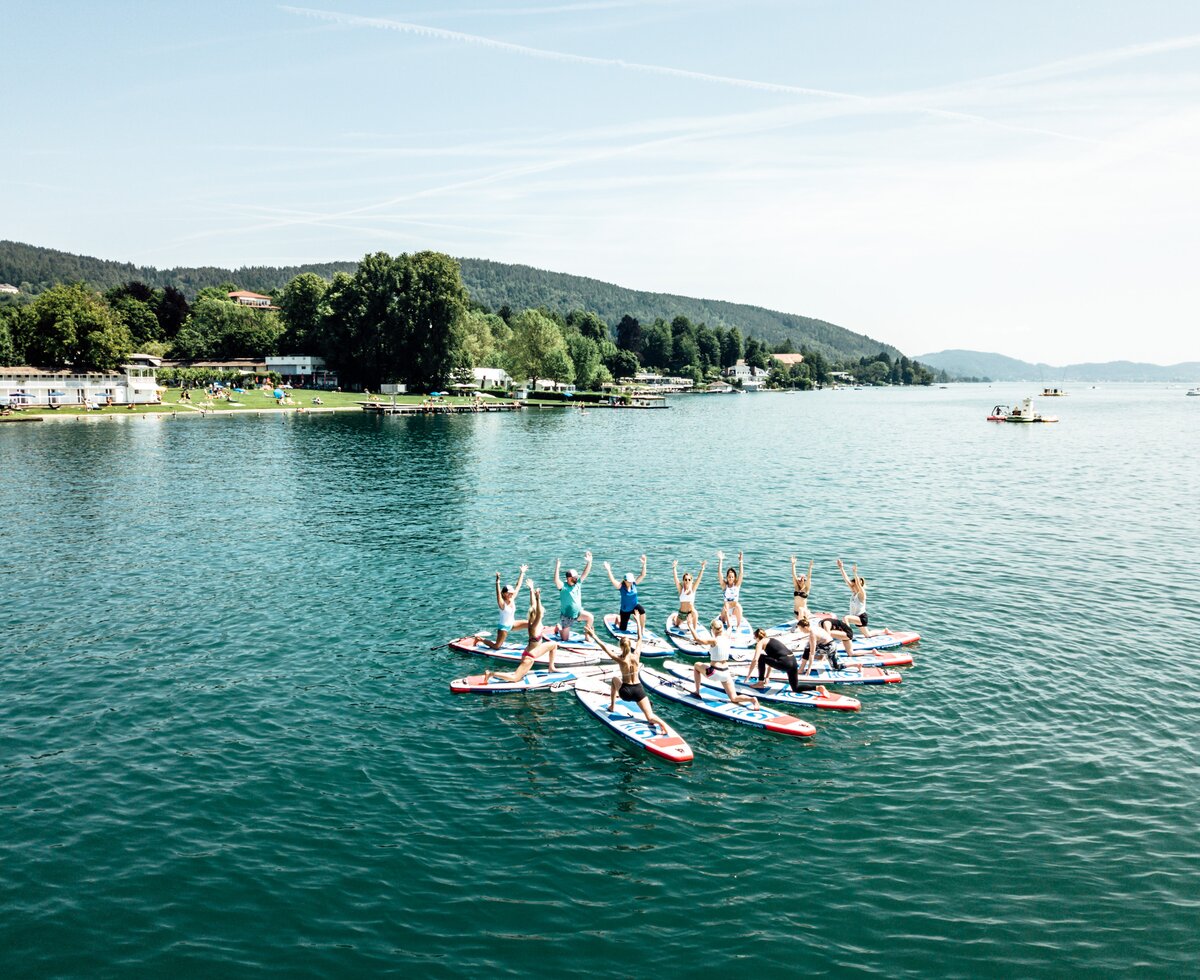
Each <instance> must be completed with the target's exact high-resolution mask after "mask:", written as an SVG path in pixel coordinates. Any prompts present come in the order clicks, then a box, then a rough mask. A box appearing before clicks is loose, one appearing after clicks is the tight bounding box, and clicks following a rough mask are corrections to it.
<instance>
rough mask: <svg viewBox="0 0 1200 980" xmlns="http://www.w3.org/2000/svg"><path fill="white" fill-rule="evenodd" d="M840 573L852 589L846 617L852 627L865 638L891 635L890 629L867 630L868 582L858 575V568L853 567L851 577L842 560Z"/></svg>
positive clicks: (838, 562) (838, 561) (838, 565)
mask: <svg viewBox="0 0 1200 980" xmlns="http://www.w3.org/2000/svg"><path fill="white" fill-rule="evenodd" d="M837 567H838V571H839V572H841V573H842V580H843V581H844V582H845V583H846V587H847V588H849V589H850V612H849V614H848V615H847V616H846V622H847V623H849V624H850V625H851V626H857V627H858V628H859V629H860V630H861V631H862V635H863V636H865V637H871V636H879V635H881V634H887V635H889V636H890V635H891V632H892V631H891V630H890V629H882V630H879V631H878V632H876V631H873V630H869V629H867V580H866V579H865V578H862V577H861V576H860V575H859V574H858V566H857V565H853V566H852V567H851V568H852V570H851V572H850V574H849V575H847V574H846V566H845V565H843V564H842V560H841V559H840V558H839V559H838V560H837Z"/></svg>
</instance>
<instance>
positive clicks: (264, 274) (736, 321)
mask: <svg viewBox="0 0 1200 980" xmlns="http://www.w3.org/2000/svg"><path fill="white" fill-rule="evenodd" d="M459 261H460V262H461V264H462V277H463V282H464V283H465V284H466V286H467V289H468V290H469V291H470V294H471V297H472V298H473V299H474V300H476V301H477V302H480V303H483V304H485V305H486V306H488V307H489V308H491V309H493V310H497V309H499V308H500V307H502V306H505V305H507V306H509V307H511V308H512V309H513V310H521V309H526V308H529V307H539V306H545V307H547V308H549V309H551V310H555V311H557V312H560V313H563V314H566V313H568V312H570V311H571V310H573V309H585V310H591V311H593V312H595V313H598V314H599V315H600V316H601V317H602V318H603V319H604V320H606V321H607V322H608V323H609V325H610V326H614V325H615V324H616V323H617V322H618V321H619V320H620V319H621V318H622V317H623V316H626V315H629V316H633V317H635V318H637V319H638V320H640V321H642V323H643V324H646V323H649V322H651V321H653V320H654V319H655V318H656V317H662V318H663V319H665V320H671V319H672V318H674V317H676V316H680V315H682V316H686V317H687V318H688V319H690V320H692V321H693V322H696V323H700V322H702V323H707V324H708V325H709V326H710V327H718V326H720V327H737V328H738V330H740V331H741V333H742V336H743V337H748V336H754V337H757V338H759V339H760V340H764V341H766V342H767V343H769V344H772V345H774V344H778V343H782V342H783V341H785V340H791V342H792V344H793V345H794V347H796V348H797V349H799V348H800V347H801V346H802V345H803V346H807V347H810V348H812V349H814V350H818V351H821V352H822V353H823V354H825V355H827V356H830V357H833V358H837V359H845V358H860V357H873V356H874V355H876V354H878V353H879V352H880V351H886V352H887V353H888V354H889V355H891V356H892V357H897V356H899V354H900V351H898V350H897V349H896V348H895V347H893V346H891V345H890V344H885V343H883V342H881V341H877V340H872V339H871V338H870V337H866V336H864V335H862V334H858V333H854V332H853V331H850V330H846V329H845V328H844V327H839V326H837V325H836V324H832V323H827V322H825V321H824V320H815V319H813V318H811V317H805V316H799V315H797V314H794V313H781V312H778V311H775V310H767V309H763V308H762V307H758V306H748V305H745V304H742V303H726V302H723V301H721V300H710V299H696V298H693V297H688V296H673V295H671V294H668V293H651V292H644V291H640V290H634V289H626V288H624V287H622V286H616V285H613V284H612V283H606V282H601V281H599V280H597V279H588V278H586V277H584V276H572V275H567V274H565V273H561V272H546V271H544V270H541V269H534V268H532V267H530V266H524V265H509V264H506V263H503V262H492V261H489V260H487V259H460V260H459ZM357 267H358V263H357V262H326V263H314V264H310V265H302V266H281V267H276V266H242V267H241V268H238V269H224V268H219V267H215V266H202V267H198V268H191V267H176V268H171V269H156V268H154V267H151V266H138V265H133V264H132V263H128V262H112V261H109V260H106V259H97V258H92V257H90V256H85V255H73V254H71V253H70V252H61V251H58V250H56V249H50V248H40V247H38V246H34V245H26V244H23V243H21V242H12V241H0V282H9V283H12V284H13V285H17V286H20V287H21V289H22V291H23V292H26V293H31V294H36V293H40V292H42V291H44V290H46V289H48V288H50V287H51V286H53V285H54V284H55V283H59V282H86V283H89V284H91V285H93V286H95V287H97V288H99V289H109V288H111V287H113V286H117V285H120V284H121V283H125V282H128V281H129V280H131V279H137V280H140V281H142V282H144V283H146V284H148V285H151V286H157V287H163V286H173V287H175V288H176V289H179V290H181V291H182V292H183V293H184V294H185V295H186V296H187V297H188V298H189V299H192V298H193V297H194V296H195V295H196V292H197V291H198V290H200V289H202V288H204V287H205V286H219V285H221V284H222V283H227V282H231V283H236V284H237V285H238V286H239V287H241V288H243V289H250V290H254V291H255V292H260V293H270V292H272V291H274V290H277V289H281V288H282V287H283V286H284V285H286V284H287V283H288V282H289V281H290V280H291V279H293V278H294V277H295V276H297V275H299V274H300V273H301V272H315V273H316V274H317V275H319V276H322V277H324V278H327V279H328V278H332V277H333V274H334V273H335V272H350V273H352V272H354V270H355V269H356V268H357Z"/></svg>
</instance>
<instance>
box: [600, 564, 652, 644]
mask: <svg viewBox="0 0 1200 980" xmlns="http://www.w3.org/2000/svg"><path fill="white" fill-rule="evenodd" d="M604 570H605V571H606V572H608V580H609V581H610V582H612V584H613V588H614V589H616V590H618V591H619V592H620V593H621V608H620V612H619V615H618V616H617V629H619V630H620V631H621V632H622V633H623V632H625V631H626V630H628V629H629V618H630V617H631V616H634V615H636V616H637V621H638V624H639V627H638V632H639V633H644V632H645V631H646V610H645V609H643V608H642V605H641V603H639V602H638V592H637V587H638V586H639V585H641V584H642V580H643V579H644V578H645V577H646V556H645V555H642V571H641V574H640V575H637V576H636V577H635V576H634V574H633V572H628V573H627V574H626V575H625V577H624V578H623V579H621V581H620V582H618V581H617V579H616V577H615V576H614V575H613V571H612V565H610V564H609V563H608V562H605V563H604Z"/></svg>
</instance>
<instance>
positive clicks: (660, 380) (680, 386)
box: [633, 371, 695, 394]
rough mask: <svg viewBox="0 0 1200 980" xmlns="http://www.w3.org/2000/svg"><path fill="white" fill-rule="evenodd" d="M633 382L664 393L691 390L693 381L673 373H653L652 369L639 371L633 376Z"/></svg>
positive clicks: (640, 386) (641, 386)
mask: <svg viewBox="0 0 1200 980" xmlns="http://www.w3.org/2000/svg"><path fill="white" fill-rule="evenodd" d="M633 383H634V384H635V385H637V387H639V388H647V389H651V390H653V391H658V392H662V393H664V394H667V393H671V392H678V391H691V389H692V387H693V386H694V384H695V383H694V382H693V381H692V379H691V378H680V377H675V376H673V375H666V374H655V373H654V372H653V371H639V372H638V373H637V374H635V375H634V376H633Z"/></svg>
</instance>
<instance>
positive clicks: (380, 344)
mask: <svg viewBox="0 0 1200 980" xmlns="http://www.w3.org/2000/svg"><path fill="white" fill-rule="evenodd" d="M237 290H238V285H237V284H236V283H232V282H231V283H227V284H224V285H222V286H221V287H207V288H204V289H201V290H200V291H199V292H198V293H197V294H196V296H195V297H194V299H192V300H191V301H189V300H188V299H187V297H186V296H185V295H184V294H183V292H182V291H181V290H179V289H176V288H174V287H171V286H166V287H161V288H157V287H152V286H149V285H147V284H145V283H143V282H140V281H138V280H130V281H128V282H125V283H122V284H120V285H118V286H114V287H111V288H109V289H107V290H105V291H103V292H100V291H98V290H95V289H93V288H91V287H89V286H87V285H86V284H83V283H78V282H76V283H60V284H57V285H54V286H52V287H50V288H48V289H46V290H45V291H44V292H41V293H40V294H38V295H37V296H35V297H30V296H25V295H16V296H12V295H6V296H5V297H3V299H2V300H0V366H4V365H36V366H39V367H43V368H47V369H51V370H62V369H64V368H67V367H70V368H71V369H72V370H74V371H76V372H87V371H110V370H113V369H115V368H116V367H118V366H119V365H120V364H122V363H123V362H124V361H125V360H126V359H127V358H128V357H129V356H130V354H131V353H133V352H134V351H137V352H140V353H148V354H153V355H156V356H160V357H167V358H171V359H173V360H177V361H183V362H189V361H203V360H217V359H235V358H252V359H262V358H264V357H266V356H268V355H274V354H283V353H286V354H295V353H303V354H309V355H315V356H320V357H323V358H324V359H325V361H326V364H327V365H328V366H329V368H330V369H331V370H334V371H336V372H337V373H338V376H339V379H340V381H341V384H342V386H343V387H346V388H352V389H366V390H373V391H378V390H379V388H380V387H381V386H382V385H383V384H385V383H393V382H395V383H402V384H406V385H407V386H408V389H409V391H421V392H425V391H434V390H440V389H443V388H446V387H449V386H450V385H452V384H454V383H456V382H458V383H462V382H464V381H470V380H471V378H472V376H473V375H472V370H473V369H474V368H480V367H487V368H501V369H503V370H505V371H506V372H507V373H508V374H509V375H510V376H511V377H513V378H514V379H521V380H522V381H523V380H524V379H529V380H530V381H535V382H536V381H537V380H539V379H548V380H553V381H555V382H559V383H562V384H573V385H575V387H576V388H577V389H580V390H582V391H596V390H599V389H601V388H602V387H603V386H605V385H607V384H610V383H612V382H613V381H615V380H619V379H624V378H630V377H632V376H633V375H635V374H636V373H638V372H640V371H645V370H649V371H659V372H670V373H672V374H675V375H678V376H681V377H685V378H689V379H691V380H692V382H693V384H696V385H699V384H703V383H704V382H706V381H708V380H711V379H714V378H716V377H718V376H719V375H720V373H721V372H722V371H723V370H725V369H728V368H730V367H732V366H734V365H735V364H737V363H738V362H743V363H744V364H745V365H746V366H747V367H752V368H757V369H758V370H760V371H764V372H767V375H766V384H767V386H768V387H776V388H813V387H818V386H821V385H825V384H828V383H829V382H830V381H831V379H832V378H834V377H835V376H837V375H839V373H840V374H844V375H846V376H849V377H850V378H853V380H855V381H856V382H858V383H860V384H909V385H911V384H918V385H927V384H931V383H933V382H935V381H943V380H948V378H947V377H946V376H945V374H944V373H940V372H936V371H934V370H932V369H930V368H928V367H926V366H925V365H922V364H920V363H918V362H916V361H912V360H910V359H909V358H907V357H905V356H903V355H901V356H899V357H893V356H892V355H890V354H888V353H887V352H886V351H880V352H879V354H877V355H875V356H874V357H859V358H853V359H847V360H841V361H839V360H836V359H832V358H829V357H827V356H825V355H824V354H822V353H821V352H820V351H816V350H810V349H807V348H805V347H804V346H803V345H801V346H800V348H799V349H798V350H795V349H794V348H793V345H792V343H791V342H790V341H784V342H782V343H778V344H775V345H768V344H767V343H765V342H763V341H760V340H758V339H756V338H754V337H752V336H748V337H743V336H742V333H741V331H740V330H739V329H738V328H737V327H736V326H728V327H725V326H713V327H710V326H708V325H707V324H705V323H695V322H693V321H692V320H690V319H689V318H688V317H686V316H683V315H679V316H676V317H674V318H673V319H671V320H667V319H665V318H656V319H655V320H654V321H653V322H650V323H641V322H639V321H638V320H637V319H636V318H635V317H633V316H630V315H625V316H623V317H622V318H621V319H620V320H618V321H617V322H616V323H611V324H610V323H609V322H606V321H605V320H604V319H602V318H601V317H600V316H599V315H598V314H596V313H595V312H592V311H589V310H583V309H576V310H571V311H569V312H567V313H565V314H563V313H561V312H558V311H556V310H552V309H549V308H547V307H539V308H531V309H523V310H520V311H514V310H512V309H510V308H509V307H507V306H501V307H500V308H499V309H496V310H492V309H489V308H488V307H487V306H486V305H484V304H482V303H480V302H477V301H475V300H473V299H472V297H471V296H470V294H469V292H468V290H467V288H466V287H465V286H464V284H463V281H462V275H461V270H460V267H459V264H458V262H457V261H456V260H454V259H453V258H451V257H450V256H448V255H444V254H442V253H438V252H430V251H424V252H414V253H403V254H400V255H389V254H387V253H385V252H376V253H374V254H370V255H366V256H364V257H363V259H362V261H361V262H360V263H359V265H358V268H357V270H356V271H355V272H354V273H353V274H351V273H347V272H337V273H335V274H334V275H333V277H332V279H325V278H323V277H321V276H319V275H317V274H315V273H312V272H303V273H300V274H298V275H296V276H295V277H293V278H292V279H291V280H290V281H288V282H287V283H286V285H284V286H283V287H282V288H280V289H278V290H276V291H274V292H273V293H272V294H271V295H270V296H269V298H266V297H265V298H264V302H263V303H262V305H260V306H250V305H243V304H242V303H239V302H237V301H236V300H235V299H234V298H231V295H230V294H231V293H235V292H236V291H237ZM777 354H779V355H787V354H800V355H802V359H800V358H796V357H788V358H784V360H779V359H777V358H776V356H775V355H777ZM785 361H786V363H785Z"/></svg>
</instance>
